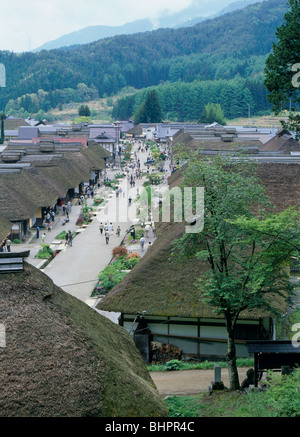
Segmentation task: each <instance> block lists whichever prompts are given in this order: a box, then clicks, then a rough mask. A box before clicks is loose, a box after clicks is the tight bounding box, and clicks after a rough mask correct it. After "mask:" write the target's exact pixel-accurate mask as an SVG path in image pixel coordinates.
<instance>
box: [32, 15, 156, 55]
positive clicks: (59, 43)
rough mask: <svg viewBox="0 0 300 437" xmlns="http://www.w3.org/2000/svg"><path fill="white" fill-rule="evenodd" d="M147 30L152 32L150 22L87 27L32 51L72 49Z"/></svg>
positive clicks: (139, 21)
mask: <svg viewBox="0 0 300 437" xmlns="http://www.w3.org/2000/svg"><path fill="white" fill-rule="evenodd" d="M148 30H153V23H152V22H151V21H150V20H136V21H133V22H132V23H126V24H124V25H123V26H88V27H85V28H83V29H80V30H77V31H76V32H71V33H69V34H67V35H63V36H61V37H60V38H57V39H55V40H54V41H49V42H47V43H45V44H43V45H42V46H40V47H38V48H36V49H34V50H32V51H33V52H34V53H35V52H40V51H41V50H52V49H59V48H63V47H72V48H74V46H78V45H80V44H88V43H90V42H93V41H97V40H99V39H103V38H108V37H112V36H116V35H132V34H134V33H139V32H146V31H148Z"/></svg>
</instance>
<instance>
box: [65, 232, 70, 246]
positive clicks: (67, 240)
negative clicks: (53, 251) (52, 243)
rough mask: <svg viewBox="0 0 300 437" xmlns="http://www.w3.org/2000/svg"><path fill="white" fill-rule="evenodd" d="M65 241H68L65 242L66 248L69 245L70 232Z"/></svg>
mask: <svg viewBox="0 0 300 437" xmlns="http://www.w3.org/2000/svg"><path fill="white" fill-rule="evenodd" d="M65 239H66V242H65V246H66V245H67V244H69V232H67V233H66V236H65Z"/></svg>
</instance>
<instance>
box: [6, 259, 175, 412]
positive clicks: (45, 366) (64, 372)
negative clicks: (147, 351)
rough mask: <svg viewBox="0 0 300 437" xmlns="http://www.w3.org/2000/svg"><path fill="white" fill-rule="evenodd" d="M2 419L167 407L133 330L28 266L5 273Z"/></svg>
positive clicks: (161, 410) (150, 410)
mask: <svg viewBox="0 0 300 437" xmlns="http://www.w3.org/2000/svg"><path fill="white" fill-rule="evenodd" d="M0 320H1V323H2V324H3V325H4V326H5V330H6V347H2V348H0V383H1V391H0V416H1V417H29V416H30V417H80V416H106V417H143V416H144V417H148V416H149V417H155V416H166V415H167V412H166V408H165V406H164V404H163V401H162V399H161V398H160V397H159V395H158V392H157V390H156V388H155V386H154V384H153V381H152V380H151V378H150V376H149V373H148V371H147V369H146V367H145V364H144V362H143V360H142V358H141V355H140V352H139V351H138V350H137V349H136V347H135V345H134V342H133V341H132V339H131V337H130V336H129V335H128V334H127V332H126V331H125V330H124V329H123V328H121V327H120V326H117V325H115V324H113V323H112V322H111V321H110V320H108V319H107V318H104V317H102V316H101V315H99V314H98V313H97V312H96V311H94V310H92V309H91V308H89V307H88V306H87V305H85V304H84V303H82V302H80V301H79V300H77V299H75V298H74V297H72V296H71V295H69V294H67V293H65V292H63V291H62V290H61V289H60V288H58V287H56V286H55V285H54V284H53V282H52V281H51V280H50V278H48V277H47V276H46V275H44V274H43V273H41V272H40V271H38V270H37V269H35V268H33V267H32V266H30V265H28V264H26V263H25V265H24V272H22V273H17V274H16V273H15V274H2V275H0Z"/></svg>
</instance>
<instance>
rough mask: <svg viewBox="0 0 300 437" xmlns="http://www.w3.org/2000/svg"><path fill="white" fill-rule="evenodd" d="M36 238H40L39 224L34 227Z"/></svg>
mask: <svg viewBox="0 0 300 437" xmlns="http://www.w3.org/2000/svg"><path fill="white" fill-rule="evenodd" d="M36 238H40V228H39V226H37V227H36Z"/></svg>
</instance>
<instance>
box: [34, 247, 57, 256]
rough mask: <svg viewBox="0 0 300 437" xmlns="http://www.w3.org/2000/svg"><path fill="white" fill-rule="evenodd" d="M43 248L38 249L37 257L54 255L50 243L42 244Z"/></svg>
mask: <svg viewBox="0 0 300 437" xmlns="http://www.w3.org/2000/svg"><path fill="white" fill-rule="evenodd" d="M41 246H42V248H41V249H40V250H39V251H38V253H37V255H36V256H35V257H36V258H41V259H48V258H51V257H52V256H53V255H54V252H53V250H52V249H51V248H50V244H41Z"/></svg>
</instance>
